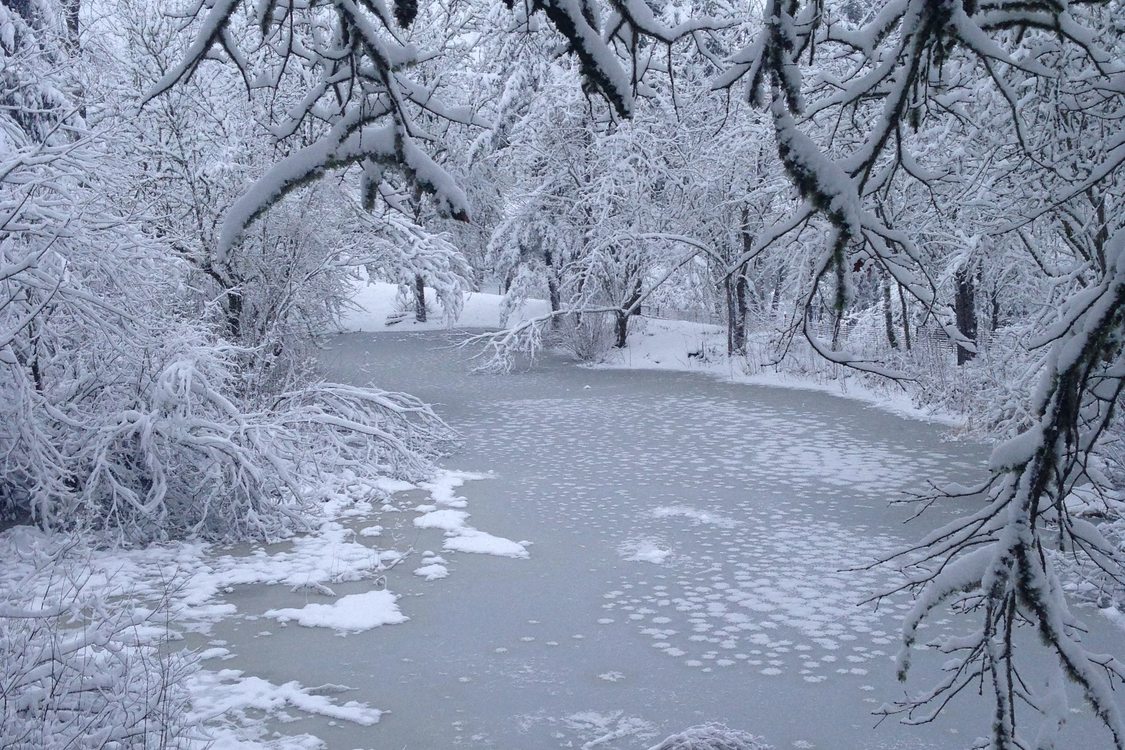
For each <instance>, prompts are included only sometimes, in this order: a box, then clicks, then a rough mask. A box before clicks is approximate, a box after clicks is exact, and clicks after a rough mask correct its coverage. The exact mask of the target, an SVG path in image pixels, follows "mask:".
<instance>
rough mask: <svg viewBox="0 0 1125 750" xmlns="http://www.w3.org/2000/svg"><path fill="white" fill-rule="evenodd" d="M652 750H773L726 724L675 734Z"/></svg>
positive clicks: (752, 736)
mask: <svg viewBox="0 0 1125 750" xmlns="http://www.w3.org/2000/svg"><path fill="white" fill-rule="evenodd" d="M651 750H771V748H770V746H769V745H767V744H765V743H764V742H763V741H762V739H761V738H760V737H755V736H754V735H752V734H748V733H746V732H740V731H738V730H737V729H731V728H730V727H728V726H726V725H724V724H700V725H698V726H694V727H689V728H688V729H685V730H684V731H682V732H680V733H679V734H674V735H672V736H671V737H669V738H668V739H666V740H664V741H663V742H661V743H660V744H659V745H657V746H655V747H653V748H651Z"/></svg>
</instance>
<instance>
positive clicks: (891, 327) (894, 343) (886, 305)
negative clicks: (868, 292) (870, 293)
mask: <svg viewBox="0 0 1125 750" xmlns="http://www.w3.org/2000/svg"><path fill="white" fill-rule="evenodd" d="M883 323H884V324H885V325H886V327H887V343H889V344H890V345H891V348H892V349H898V337H897V336H895V318H894V315H893V314H892V313H891V282H890V280H889V279H887V277H886V276H884V277H883Z"/></svg>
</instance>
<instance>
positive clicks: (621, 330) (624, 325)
mask: <svg viewBox="0 0 1125 750" xmlns="http://www.w3.org/2000/svg"><path fill="white" fill-rule="evenodd" d="M640 298H641V282H640V280H637V281H634V282H633V288H632V289H631V290H630V292H629V298H628V299H627V300H626V301H625V304H624V305H622V308H623V309H626V310H628V309H630V308H631V307H633V305H635V304H637V300H639V299H640ZM636 314H637V312H636V311H635V310H634V311H633V312H631V313H629V314H625V313H624V312H622V311H621V310H618V311H617V312H616V313H614V324H615V325H614V327H615V329H616V332H617V337H616V340H615V341H614V343H613V345H614V346H615V347H617V348H618V349H624V348H625V344H626V343H627V342H628V338H629V318H631V317H633V316H634V315H636Z"/></svg>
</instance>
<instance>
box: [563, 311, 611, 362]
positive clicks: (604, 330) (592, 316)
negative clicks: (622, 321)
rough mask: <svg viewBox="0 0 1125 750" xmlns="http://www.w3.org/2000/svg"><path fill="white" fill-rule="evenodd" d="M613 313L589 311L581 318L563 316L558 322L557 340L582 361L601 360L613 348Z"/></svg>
mask: <svg viewBox="0 0 1125 750" xmlns="http://www.w3.org/2000/svg"><path fill="white" fill-rule="evenodd" d="M613 335H614V332H613V315H612V314H610V313H589V314H586V315H582V316H581V318H578V316H575V315H567V316H563V318H562V320H561V321H560V323H559V342H560V343H561V344H562V347H563V348H564V349H566V350H567V351H568V352H570V353H571V354H573V355H574V356H575V357H577V358H578V359H579V360H581V361H582V362H601V361H603V360H605V358H606V355H608V354H609V350H610V349H612V348H613Z"/></svg>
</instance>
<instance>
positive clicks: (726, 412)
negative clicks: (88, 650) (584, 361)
mask: <svg viewBox="0 0 1125 750" xmlns="http://www.w3.org/2000/svg"><path fill="white" fill-rule="evenodd" d="M448 340H449V339H448V335H447V334H422V335H420V334H413V335H396V334H379V335H366V334H353V335H344V336H341V337H339V338H338V339H337V340H336V341H335V343H334V345H333V347H332V348H331V349H330V350H329V351H328V352H327V353H326V354H325V356H324V357H323V361H324V363H325V366H326V368H327V369H328V375H329V377H331V378H333V379H341V380H344V381H349V382H355V383H366V382H368V381H370V380H374V381H375V383H376V384H377V385H379V386H380V387H383V388H390V389H396V390H404V391H407V392H410V393H413V394H415V395H417V396H419V397H421V398H423V399H425V400H428V401H430V402H431V403H434V404H435V405H436V407H437V409H438V410H439V413H440V414H442V416H444V417H445V418H446V419H447V420H448V421H449V422H450V423H451V424H452V425H453V426H454V427H456V428H457V429H458V430H459V431H460V432H461V433H462V435H463V437H464V441H465V444H464V448H463V450H461V451H460V452H458V453H457V454H456V455H455V456H452V457H451V458H449V459H448V460H447V461H446V462H445V466H446V467H447V468H450V469H453V470H462V471H468V472H477V473H488V474H489V475H490V476H489V478H485V479H479V480H471V481H467V482H465V483H464V484H463V485H462V486H460V487H458V488H457V489H456V490H455V492H456V494H457V495H458V496H461V497H463V498H465V499H466V500H467V507H465V508H464V511H466V512H468V513H470V514H471V516H470V517H469V520H468V523H470V524H471V525H472V526H473V527H476V528H479V529H481V530H484V531H486V532H488V533H491V534H495V535H497V536H500V537H504V538H507V539H509V540H513V541H524V540H526V541H527V542H529V544H527V545H526V546H527V550H528V552H529V555H528V557H527V558H525V559H520V558H505V557H497V556H494V555H486V554H471V553H467V552H458V551H449V550H447V549H443V545H444V544H445V543H446V542H447V541H449V540H448V539H447V538H446V537H445V535H444V532H443V531H442V530H441V529H440V528H418V527H417V525H416V524H415V523H414V520H415V519H417V518H419V512H412V511H410V510H407V509H410V508H413V507H414V506H416V505H420V504H423V505H424V504H430V503H431V502H432V501H431V498H430V497H429V495H428V494H427V493H426V492H423V491H418V490H415V491H411V492H408V493H404V494H402V495H399V496H398V497H397V498H396V502H397V503H398V507H400V508H402V509H403V510H401V511H399V512H389V513H384V514H382V515H381V516H379V517H378V518H377V519H375V520H374V521H372V520H367V521H362V520H361V521H357V522H356V523H355V528H356V529H357V530H358V529H360V528H362V527H365V526H368V525H369V524H371V523H379V524H381V525H383V526H385V527H386V530H385V531H384V532H383V534H382V535H381V536H379V537H375V538H373V539H372V540H371V542H372V543H373V544H376V543H377V544H378V545H379V546H387V545H390V544H394V545H395V546H397V547H399V548H407V547H412V548H413V549H414V550H415V551H416V552H415V554H413V555H412V556H411V557H410V558H409V559H408V560H407V561H406V562H405V563H404V564H403V565H400V566H398V567H396V568H394V569H393V570H391V571H390V572H389V573H388V575H387V588H388V589H389V590H391V591H393V592H394V593H396V594H398V595H399V597H400V598H399V600H398V606H399V608H400V609H401V612H402V614H404V615H405V616H406V617H408V618H409V621H408V622H405V623H404V624H387V625H384V626H382V627H376V628H374V629H371V630H366V631H364V632H359V633H351V634H347V635H341V634H337V633H335V632H334V631H333V630H331V629H325V628H316V627H313V628H307V627H301V626H300V625H298V624H295V623H291V624H289V625H288V626H282V625H280V624H279V623H277V622H274V621H265V620H262V619H256V616H257V615H260V614H261V613H263V612H265V611H266V610H269V609H273V608H279V607H301V606H303V605H304V604H305V603H306V602H307V601H318V600H317V599H316V598H315V597H313V598H310V597H309V595H308V594H304V593H291V592H290V591H289V590H288V589H286V588H284V587H279V586H272V587H265V586H253V587H245V588H242V589H236V590H235V591H234V592H233V593H231V594H230V595H229V596H228V597H227V601H229V602H231V603H233V604H235V605H237V608H238V612H239V615H237V616H235V617H233V618H231V619H228V620H226V621H224V622H222V623H220V624H218V625H217V626H216V627H215V628H214V630H213V633H212V635H211V636H210V637H211V638H213V639H217V640H220V641H226V642H227V646H228V647H229V648H230V649H231V651H232V652H233V654H234V657H233V658H231V659H230V660H229V661H227V662H224V663H223V664H222V666H223V667H228V666H229V667H234V668H238V669H244V670H246V671H247V672H248V673H250V674H255V675H260V676H262V677H264V678H266V679H269V680H271V681H272V682H274V683H282V682H285V681H288V680H300V682H302V683H303V684H304V685H319V684H322V683H327V684H342V685H346V686H349V687H351V688H354V690H352V691H351V692H348V693H346V694H345V696H343V698H344V699H347V700H359V701H363V702H365V703H368V704H370V705H372V706H375V707H378V708H380V709H382V710H384V711H386V712H387V713H385V714H384V715H383V717H382V719H381V721H380V722H379V723H378V724H375V725H373V726H369V727H363V726H358V725H356V724H352V723H350V722H346V721H335V720H330V719H328V718H324V717H320V716H318V717H315V718H299V719H298V720H296V721H294V722H292V723H286V724H283V725H279V727H278V728H279V729H281V730H282V731H284V732H285V733H286V734H292V733H295V732H309V733H311V734H315V735H317V736H319V737H321V738H323V739H324V740H325V742H326V743H327V745H328V747H330V748H333V749H335V748H357V747H363V748H378V749H380V750H382V749H393V750H399V749H400V748H407V749H409V750H436V749H439V748H449V747H457V746H463V747H473V748H502V749H503V750H517V749H522V750H540V749H542V750H546V749H548V748H560V747H567V748H579V747H581V748H621V749H629V750H642V749H643V748H647V747H649V746H650V745H652V744H655V741H658V740H659V739H661V738H663V737H664V736H666V735H668V734H671V733H673V732H675V731H679V730H681V729H683V728H685V727H687V726H689V725H693V724H698V723H702V722H706V721H722V722H725V723H727V724H729V725H730V726H732V727H735V728H738V729H743V730H747V731H751V732H753V733H755V734H759V735H762V736H763V737H764V738H765V739H767V740H768V741H769V742H770V743H772V744H773V745H774V746H775V747H777V748H779V750H780V749H781V748H822V749H824V750H853V749H855V750H860V749H862V750H877V749H888V750H889V749H890V748H934V749H939V748H940V749H945V748H950V749H952V748H965V747H967V746H968V745H969V744H970V743H971V740H972V738H973V737H974V736H976V735H977V734H978V733H979V732H980V731H981V730H983V729H984V728H985V727H987V719H986V718H985V712H986V711H987V708H988V707H987V704H986V702H985V701H982V700H979V699H976V698H975V697H968V698H967V699H965V700H962V701H960V702H958V703H957V704H956V706H955V709H954V712H955V713H956V715H957V716H958V717H960V719H961V720H960V721H958V720H956V719H955V718H954V712H951V714H950V716H949V717H948V718H945V719H943V720H940V721H938V722H935V723H934V724H931V725H927V726H924V727H917V728H904V727H901V726H899V725H898V724H896V723H895V722H893V721H891V720H888V721H885V722H883V723H882V724H881V725H880V726H878V728H875V724H876V723H877V720H876V718H875V717H873V716H872V715H871V712H872V711H874V710H875V709H876V708H877V707H878V706H879V705H880V704H882V703H883V702H884V701H890V700H894V699H895V698H898V697H901V696H902V694H903V693H902V687H901V686H899V685H898V684H897V683H896V682H895V681H894V674H893V666H892V664H891V663H890V657H891V656H892V655H893V654H894V653H895V651H896V650H897V648H898V641H897V624H896V623H897V619H898V617H900V616H901V614H902V611H903V610H904V609H905V608H908V607H909V601H908V599H906V598H905V597H900V598H898V599H892V600H890V601H889V602H884V604H883V605H882V606H881V607H880V608H879V610H878V611H876V610H874V609H873V608H872V607H871V606H870V605H864V606H857V605H858V603H859V602H860V601H861V600H863V599H864V598H865V597H866V596H867V595H868V594H870V593H872V592H874V591H876V590H879V589H881V588H883V587H885V586H888V585H889V584H890V583H891V582H892V581H893V579H892V578H891V577H890V574H889V573H887V572H869V571H862V570H861V571H858V572H856V571H854V570H853V571H849V570H848V569H850V568H855V567H857V566H862V565H863V564H865V563H867V562H869V561H870V560H871V559H872V558H874V557H877V556H879V555H883V554H886V553H888V552H890V551H891V550H894V549H895V548H896V547H897V546H898V545H901V544H902V543H903V542H905V541H909V540H912V539H915V538H917V537H918V536H919V535H921V534H922V533H923V532H924V531H925V529H927V528H929V527H931V526H932V525H934V524H936V523H937V521H938V520H939V518H938V517H937V516H935V517H934V518H931V519H924V520H923V521H921V522H918V523H914V524H911V525H909V526H906V527H903V526H902V521H903V519H904V518H905V517H906V515H907V511H906V509H904V508H888V507H887V500H888V499H890V498H892V497H894V496H896V495H897V493H901V492H903V491H905V490H909V489H911V488H915V489H916V488H919V487H921V486H923V485H924V483H925V482H926V481H927V480H941V479H952V478H955V477H957V478H961V479H964V478H965V477H966V475H968V476H976V474H977V472H979V471H980V460H981V457H982V455H983V449H982V448H980V447H979V446H974V445H969V444H964V443H953V442H947V441H944V440H943V439H942V431H941V429H940V428H937V427H935V426H933V425H928V424H924V423H921V422H916V421H908V420H904V419H901V418H899V417H896V416H893V415H891V414H888V413H885V412H882V411H879V410H876V409H873V408H870V407H866V406H864V405H862V404H859V403H855V402H851V401H846V400H843V399H840V398H836V397H833V396H829V395H825V394H820V393H815V392H807V391H797V390H784V389H776V388H766V387H755V386H746V385H734V384H729V383H723V382H721V381H719V380H713V379H708V378H704V377H699V376H694V375H689V374H674V373H659V372H643V371H608V370H586V369H581V368H576V367H574V366H573V365H570V364H568V363H564V362H562V361H556V360H552V359H551V358H547V360H546V361H544V362H543V363H541V365H540V367H539V368H538V369H536V370H534V371H531V372H523V373H515V374H512V375H508V376H487V375H468V374H466V371H465V367H464V365H463V363H462V362H461V361H460V359H461V356H462V355H461V354H460V353H458V352H452V351H450V350H448V349H444V348H441V346H442V345H443V344H446V343H448ZM422 512H424V511H422ZM357 538H361V537H357ZM425 551H431V552H432V553H434V555H440V556H441V558H443V559H444V560H445V561H446V567H447V568H448V571H449V576H448V577H447V578H444V579H439V580H432V581H427V580H425V578H424V577H423V576H421V575H414V574H413V571H414V570H415V569H416V568H419V567H422V566H423V564H424V563H423V557H424V556H423V552H425ZM434 555H430V556H429V557H427V560H429V559H430V558H432V557H433V556H434ZM371 586H372V584H371V582H370V581H367V582H357V583H350V584H342V585H338V586H333V588H334V590H335V592H336V593H337V594H339V595H346V594H357V593H362V592H367V591H370V590H371ZM320 600H323V601H327V602H330V601H331V600H327V599H324V598H321V599H320ZM1083 615H1084V616H1085V617H1086V619H1087V620H1094V619H1097V620H1098V622H1097V623H1094V624H1095V625H1096V627H1097V630H1096V632H1095V633H1094V634H1093V635H1092V639H1093V640H1094V641H1095V643H1096V642H1097V641H1098V640H1099V639H1101V640H1102V641H1104V642H1108V641H1109V640H1110V639H1116V638H1118V637H1119V632H1117V631H1114V630H1113V629H1112V628H1110V627H1109V626H1108V624H1107V623H1105V622H1104V621H1102V620H1101V618H1100V616H1098V615H1097V614H1096V613H1093V612H1088V611H1086V612H1083ZM267 623H268V624H267ZM920 657H921V658H920V659H916V668H918V669H919V670H920V671H919V673H918V674H917V675H916V677H921V676H923V675H924V674H929V675H932V674H933V672H932V671H929V672H922V671H921V670H926V669H927V668H928V667H932V663H931V662H928V661H927V660H926V658H925V657H926V655H925V654H922V655H920ZM912 685H913V687H915V688H918V687H921V686H922V683H921V682H917V681H916V682H913V683H912ZM291 713H293V714H298V713H299V712H291ZM1085 721H1087V720H1085V719H1083V718H1081V717H1079V716H1077V715H1076V717H1075V722H1076V723H1077V724H1079V725H1082V724H1083V722H1085ZM1078 732H1079V734H1078V735H1077V739H1076V740H1075V741H1076V742H1077V743H1078V744H1073V745H1071V746H1072V747H1076V748H1077V747H1090V748H1094V747H1103V746H1106V738H1105V736H1104V735H1102V734H1100V733H1089V732H1087V731H1085V730H1083V729H1081V726H1080V727H1079V728H1078ZM1084 743H1085V744H1084Z"/></svg>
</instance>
